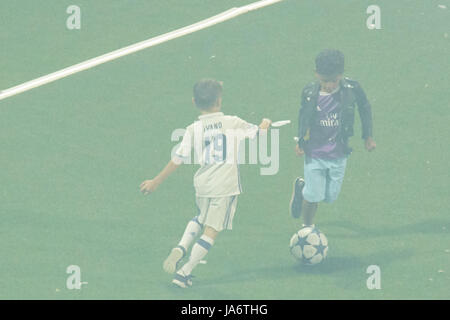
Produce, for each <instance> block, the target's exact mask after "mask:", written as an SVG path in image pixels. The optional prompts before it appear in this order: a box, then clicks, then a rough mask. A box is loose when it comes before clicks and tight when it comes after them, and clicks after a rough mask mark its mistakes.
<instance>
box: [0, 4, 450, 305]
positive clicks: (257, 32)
mask: <svg viewBox="0 0 450 320" xmlns="http://www.w3.org/2000/svg"><path fill="white" fill-rule="evenodd" d="M251 2H252V0H227V1H221V0H189V1H184V0H169V1H156V0H150V1H144V0H139V1H125V0H117V1H106V0H99V1H87V0H77V1H72V0H71V1H68V0H58V1H56V0H51V1H45V2H42V1H31V0H20V1H2V2H1V4H0V12H1V13H0V14H1V18H0V40H1V43H2V49H1V50H0V70H1V74H2V75H1V77H0V89H6V88H9V87H12V86H14V85H17V84H20V83H23V82H25V81H28V80H31V79H34V78H37V77H39V76H42V75H45V74H48V73H50V72H53V71H56V70H59V69H61V68H64V67H67V66H70V65H73V64H76V63H79V62H81V61H84V60H86V59H89V58H93V57H96V56H98V55H101V54H103V53H106V52H110V51H112V50H115V49H118V48H121V47H124V46H126V45H129V44H133V43H135V42H138V41H141V40H144V39H148V38H150V37H153V36H157V35H160V34H163V33H165V32H168V31H172V30H174V29H177V28H180V27H183V26H186V25H189V24H191V23H194V22H197V21H200V20H202V19H205V18H208V17H210V16H213V15H215V14H217V13H220V12H222V11H225V10H227V9H229V8H231V7H234V6H241V5H245V4H248V3H251ZM373 2H374V1H368V0H349V1H345V2H343V3H339V5H338V4H336V1H335V0H322V1H313V0H286V1H284V2H281V3H279V4H276V5H273V6H269V7H267V8H265V9H261V10H258V11H256V12H252V13H248V14H245V15H242V16H240V17H238V18H236V19H232V20H230V21H227V22H224V23H222V24H219V25H216V26H214V27H211V28H208V29H205V30H202V31H199V32H196V33H193V34H191V35H188V36H186V37H182V38H179V39H176V40H173V41H169V42H166V43H164V44H161V45H158V46H156V47H152V48H149V49H146V50H143V51H140V52H138V53H135V54H132V55H129V56H126V57H123V58H120V59H118V60H115V61H113V62H109V63H106V64H104V65H101V66H99V67H96V68H93V69H90V70H87V71H84V72H81V73H78V74H76V75H73V76H70V77H68V78H65V79H62V80H59V81H56V82H54V83H51V84H48V85H45V86H42V87H40V88H36V89H33V90H31V91H27V92H25V93H22V94H20V95H17V96H14V97H11V98H8V99H5V100H2V101H0V122H1V125H0V139H1V142H0V145H1V149H2V150H1V152H0V167H1V170H0V181H1V189H0V217H1V222H0V252H1V262H0V266H1V275H0V299H449V298H450V294H449V293H450V268H449V266H450V252H449V249H450V217H449V204H450V202H449V194H448V189H449V188H448V187H449V182H448V172H449V169H448V161H449V160H448V159H450V152H449V148H448V139H449V133H450V132H449V123H450V112H449V100H448V92H449V90H448V88H449V84H450V82H449V79H448V74H450V64H449V63H448V52H450V38H449V37H448V34H450V8H449V9H444V8H440V7H439V6H438V5H439V4H441V2H442V3H445V2H446V1H443V0H442V1H441V0H439V1H436V0H429V1H425V2H424V1H420V0H410V1H407V0H399V1H388V0H379V1H376V4H377V5H379V6H380V8H381V22H382V29H380V30H369V29H368V28H367V27H366V19H367V17H368V14H367V13H366V8H367V7H368V6H369V5H371V4H374V3H373ZM72 4H77V5H79V6H80V8H81V12H82V18H81V21H82V26H81V29H80V30H68V29H67V28H66V25H65V22H66V19H67V17H68V14H67V13H66V8H67V7H68V6H69V5H72ZM449 7H450V6H449ZM6 12H9V13H8V14H6ZM330 47H332V48H338V49H340V50H342V51H343V52H344V54H345V55H346V75H348V76H350V77H353V78H355V79H357V80H358V81H360V83H361V84H362V86H363V88H364V89H365V91H366V93H367V95H368V97H369V100H370V101H371V103H372V105H373V116H374V138H375V141H376V142H377V145H378V146H377V149H376V150H375V151H374V152H373V153H370V154H369V153H368V152H366V151H365V150H364V148H363V144H362V140H361V139H360V127H359V119H358V118H357V119H356V123H357V126H356V128H355V137H353V138H352V140H351V145H352V147H353V148H354V152H353V154H352V155H351V157H350V159H349V162H348V167H347V173H346V177H345V180H344V185H343V189H342V192H341V195H340V197H339V199H338V201H337V202H336V203H334V204H333V205H326V204H323V205H321V206H320V207H319V211H318V213H317V216H316V224H317V225H318V227H319V228H320V229H321V231H323V232H324V233H325V234H326V235H327V237H328V240H329V242H330V249H329V256H328V258H327V260H326V261H325V262H324V263H323V264H322V265H319V266H317V267H313V268H306V267H302V266H298V265H297V264H296V263H295V262H294V260H293V258H292V257H291V256H290V253H289V249H288V245H289V239H290V237H291V236H292V234H293V233H294V232H295V231H297V229H299V227H300V222H299V221H293V219H292V218H291V217H290V215H289V212H288V203H289V200H290V194H291V186H292V181H293V179H294V178H295V177H296V176H298V175H300V174H302V172H303V163H302V160H299V159H298V158H297V157H296V156H295V154H294V151H293V148H294V142H293V139H292V137H293V136H295V135H296V130H297V126H296V119H297V113H298V108H299V97H300V91H301V89H302V87H303V86H304V85H305V84H307V83H308V82H309V81H311V80H313V68H314V65H313V62H314V58H315V55H316V54H317V53H318V52H319V51H321V50H322V49H324V48H330ZM213 56H215V57H213ZM203 77H213V78H217V79H220V80H222V81H224V100H223V111H224V112H225V113H228V114H233V115H234V114H235V115H238V116H240V117H241V118H243V119H246V120H248V121H250V122H253V123H257V122H258V121H259V120H260V119H261V118H262V117H269V118H271V119H274V120H281V119H291V120H292V121H293V124H292V125H291V126H287V127H283V128H281V130H280V139H281V145H280V170H279V172H278V174H277V175H274V176H261V175H259V167H258V166H254V165H243V166H242V170H241V174H242V176H241V178H242V181H243V188H244V193H243V194H242V195H241V196H240V197H239V201H238V209H237V213H236V217H235V220H234V224H233V226H234V228H233V231H231V232H224V233H223V234H221V235H219V238H218V239H217V241H216V244H215V246H214V247H213V249H212V250H211V252H210V253H209V255H208V256H207V260H208V263H207V264H206V265H199V266H198V267H197V268H196V269H195V270H194V275H196V278H195V279H194V280H195V282H194V286H193V287H192V288H191V289H189V290H177V289H175V288H173V287H172V286H171V285H170V280H171V277H170V275H167V274H165V273H164V272H163V270H162V262H163V260H164V259H165V258H166V256H167V254H168V252H169V250H170V249H171V248H172V246H174V245H176V244H177V242H178V240H179V237H180V236H181V234H182V232H183V230H184V227H185V225H186V223H187V221H188V220H189V219H191V218H192V217H193V216H194V215H195V214H196V209H195V204H194V190H193V187H192V175H193V173H194V172H195V170H196V167H195V166H184V167H181V168H180V169H179V170H178V171H177V172H176V173H175V175H173V176H171V177H170V178H169V179H168V180H167V181H166V182H165V183H164V184H163V185H162V186H161V187H160V188H159V189H158V190H157V192H156V193H155V194H153V195H151V196H149V197H144V196H143V195H141V194H140V193H139V184H140V183H141V182H142V181H143V180H144V179H149V178H152V177H153V176H154V175H155V174H156V173H157V172H159V170H160V169H161V168H162V167H163V166H164V165H165V163H166V162H167V161H168V160H169V158H170V151H171V149H172V147H173V146H174V144H175V143H174V142H171V141H170V135H171V133H172V131H173V130H174V129H176V128H183V127H185V126H186V125H188V124H190V123H191V122H192V121H193V120H194V119H195V118H196V117H197V111H196V110H195V109H194V108H193V107H192V104H191V101H190V100H191V94H192V86H193V84H194V83H195V82H196V81H197V80H198V79H200V78H203ZM69 265H78V266H80V268H81V278H82V281H86V282H88V284H86V285H84V286H83V287H82V289H81V290H68V289H67V288H66V279H67V277H68V276H69V275H68V274H66V268H67V267H68V266H69ZM370 265H378V266H379V267H380V268H381V286H382V288H381V290H369V289H368V288H367V286H366V280H367V278H368V277H369V274H367V273H366V269H367V267H368V266H370Z"/></svg>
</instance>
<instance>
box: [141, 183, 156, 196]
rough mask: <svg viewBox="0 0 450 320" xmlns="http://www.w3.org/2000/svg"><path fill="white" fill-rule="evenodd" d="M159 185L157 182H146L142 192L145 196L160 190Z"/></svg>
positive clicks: (142, 186)
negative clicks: (157, 189)
mask: <svg viewBox="0 0 450 320" xmlns="http://www.w3.org/2000/svg"><path fill="white" fill-rule="evenodd" d="M158 186H159V183H157V182H156V180H145V181H144V182H142V183H141V192H142V193H143V194H145V195H146V194H149V193H152V192H154V191H155V190H156V188H158Z"/></svg>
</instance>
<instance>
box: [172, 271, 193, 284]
mask: <svg viewBox="0 0 450 320" xmlns="http://www.w3.org/2000/svg"><path fill="white" fill-rule="evenodd" d="M172 283H173V284H174V285H176V286H178V287H180V288H188V287H190V286H192V276H191V275H190V274H188V275H185V274H184V273H183V271H181V270H180V271H178V272H177V273H175V277H174V278H173V280H172Z"/></svg>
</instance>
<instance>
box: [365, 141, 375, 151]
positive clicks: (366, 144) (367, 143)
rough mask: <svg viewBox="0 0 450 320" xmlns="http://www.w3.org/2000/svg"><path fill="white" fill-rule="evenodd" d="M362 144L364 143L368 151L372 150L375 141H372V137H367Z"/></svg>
mask: <svg viewBox="0 0 450 320" xmlns="http://www.w3.org/2000/svg"><path fill="white" fill-rule="evenodd" d="M364 144H365V147H366V149H367V151H369V152H370V151H372V150H374V149H375V148H376V147H377V144H376V143H375V141H373V139H372V137H368V138H367V139H366V142H365V143H364Z"/></svg>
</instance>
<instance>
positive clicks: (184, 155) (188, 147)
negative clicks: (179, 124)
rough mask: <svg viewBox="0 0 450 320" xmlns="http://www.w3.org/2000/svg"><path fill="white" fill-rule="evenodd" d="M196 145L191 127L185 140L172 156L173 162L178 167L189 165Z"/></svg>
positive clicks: (185, 134) (187, 130)
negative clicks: (184, 164)
mask: <svg viewBox="0 0 450 320" xmlns="http://www.w3.org/2000/svg"><path fill="white" fill-rule="evenodd" d="M193 145H194V138H193V132H192V130H191V128H190V127H188V128H187V129H186V132H185V133H184V136H183V140H182V141H181V143H180V145H179V146H178V148H177V149H176V151H175V153H174V154H173V155H172V162H174V163H175V164H177V165H180V164H183V163H187V162H189V161H190V159H191V151H192V148H193Z"/></svg>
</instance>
